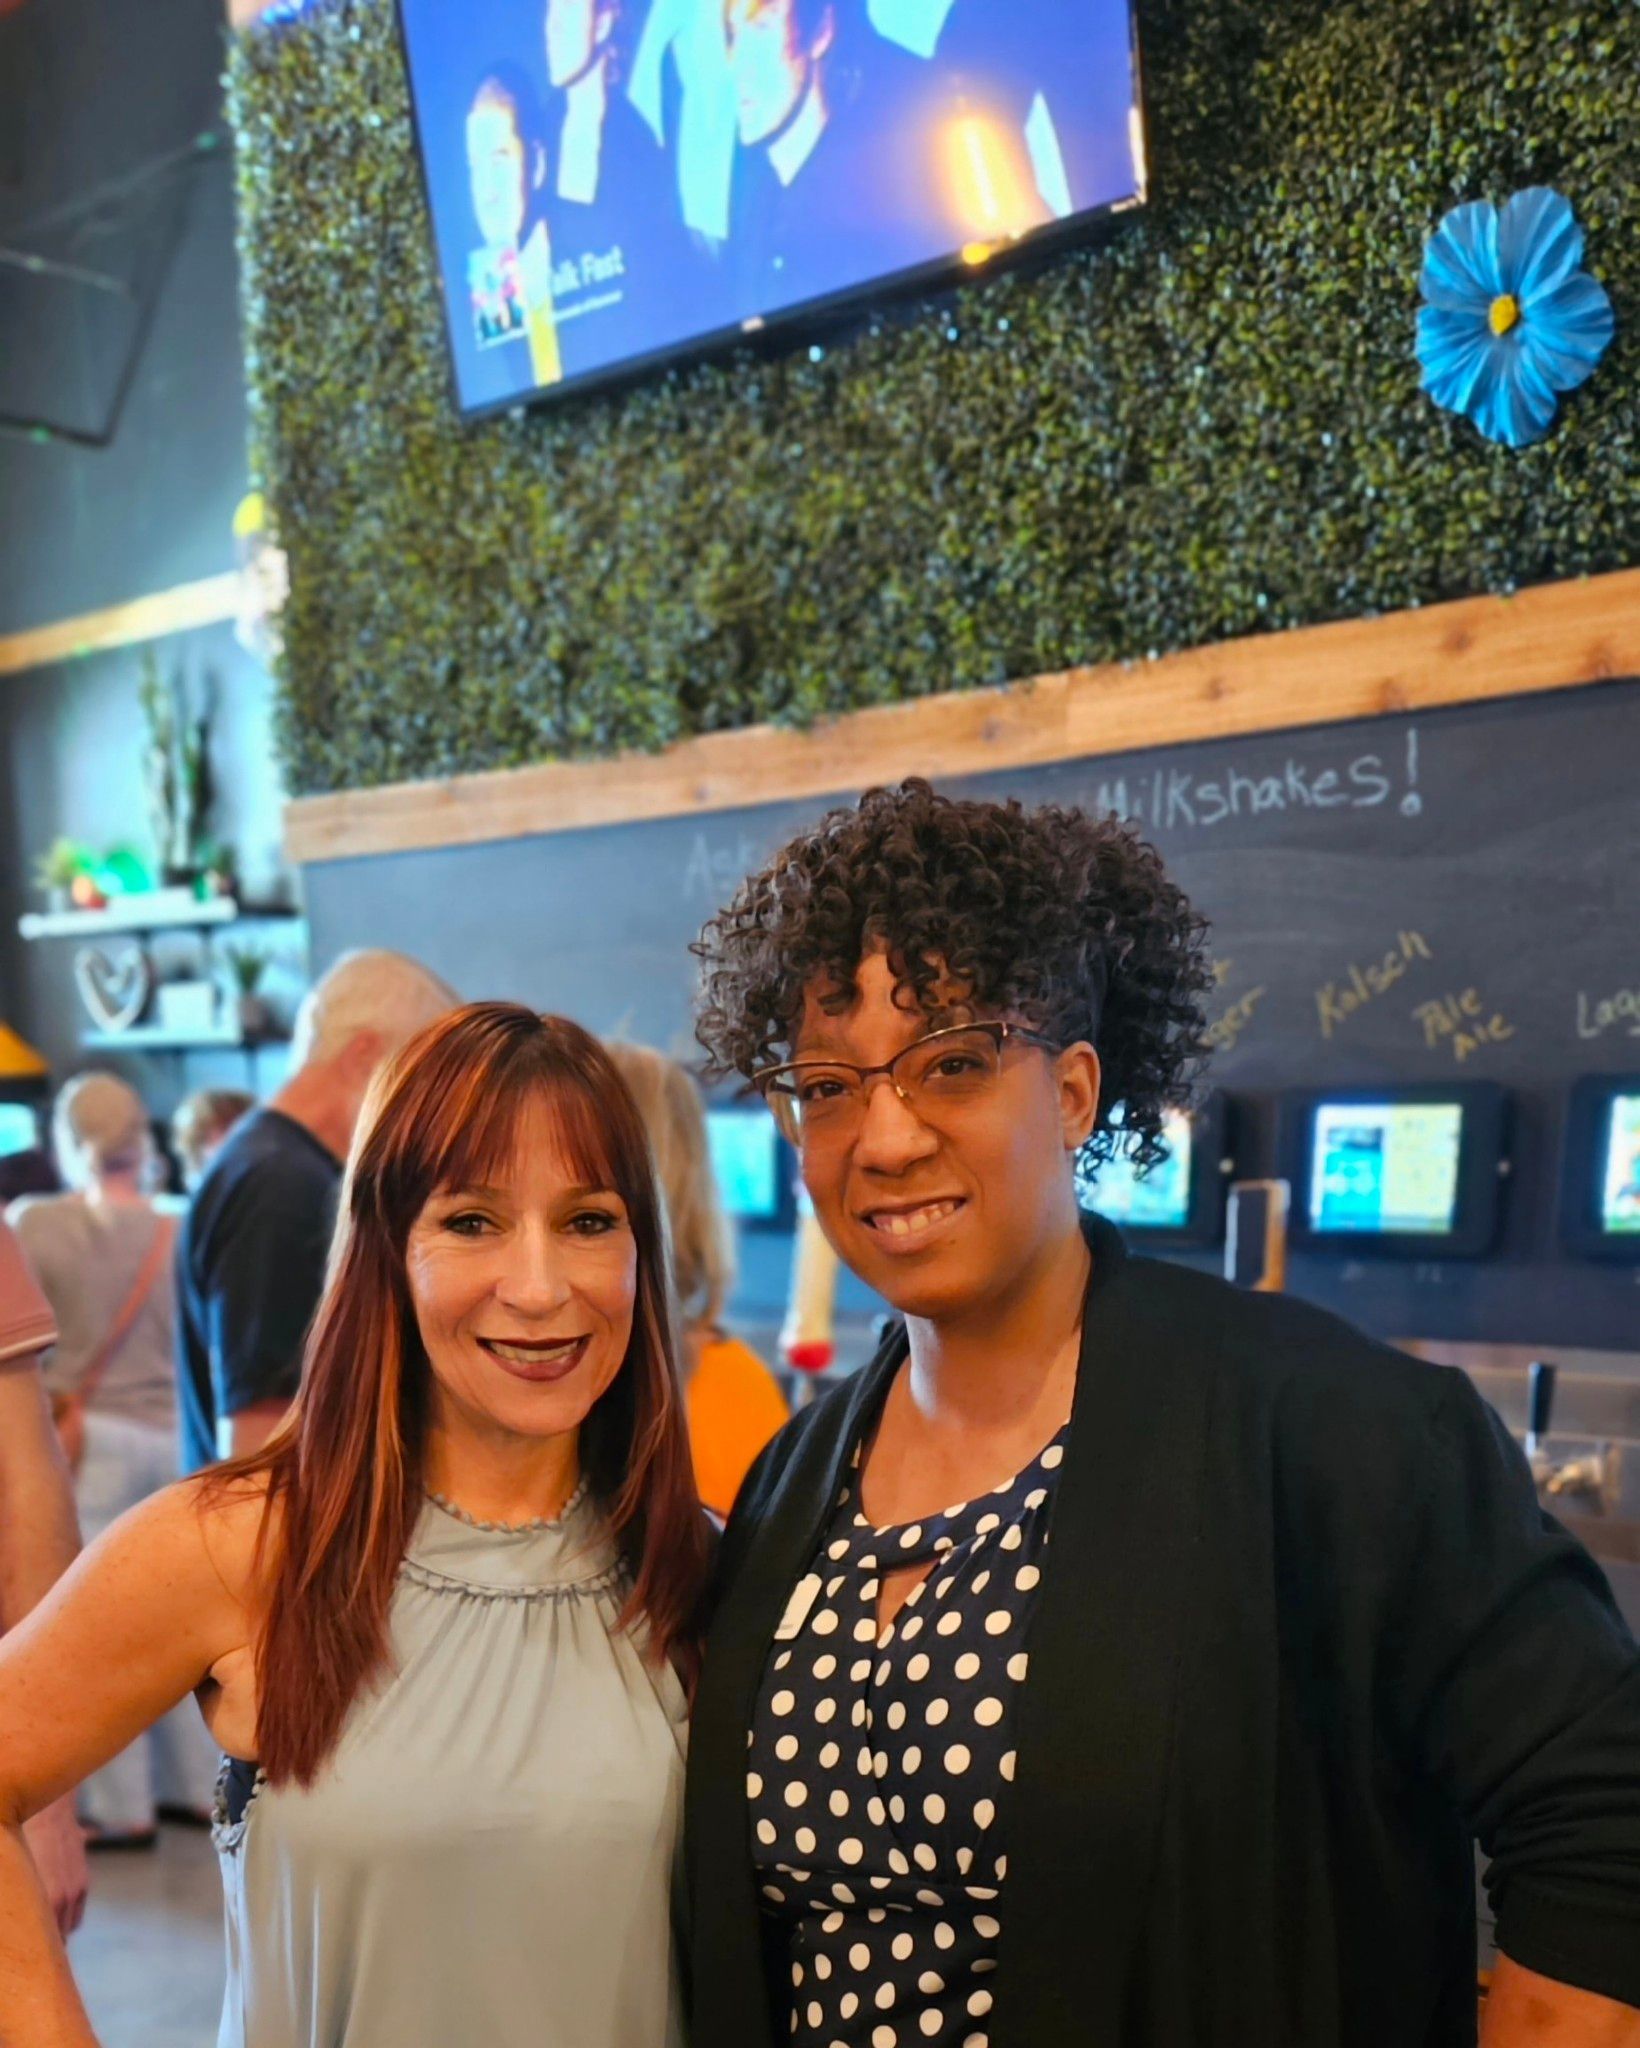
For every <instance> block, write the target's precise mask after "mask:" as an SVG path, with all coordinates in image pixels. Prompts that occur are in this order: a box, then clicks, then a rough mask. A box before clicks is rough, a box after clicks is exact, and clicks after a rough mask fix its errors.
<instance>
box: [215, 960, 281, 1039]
mask: <svg viewBox="0 0 1640 2048" xmlns="http://www.w3.org/2000/svg"><path fill="white" fill-rule="evenodd" d="M222 951H223V956H224V958H225V959H226V960H227V963H228V971H229V973H231V974H232V976H233V982H234V988H235V990H236V991H237V994H238V1013H239V1029H240V1031H241V1032H242V1033H243V1034H244V1036H245V1037H246V1038H262V1037H264V1036H265V1035H266V1034H267V1032H268V1031H269V1030H271V1028H272V1025H273V1017H272V1013H271V1012H270V1011H269V1009H268V1005H267V1001H266V999H265V998H264V997H263V996H261V995H259V994H258V993H257V991H258V990H259V989H260V988H261V986H262V977H263V975H265V974H266V973H267V971H268V966H269V963H270V962H271V960H272V958H273V956H272V954H271V953H269V952H268V950H267V948H266V947H265V946H224V947H223V949H222Z"/></svg>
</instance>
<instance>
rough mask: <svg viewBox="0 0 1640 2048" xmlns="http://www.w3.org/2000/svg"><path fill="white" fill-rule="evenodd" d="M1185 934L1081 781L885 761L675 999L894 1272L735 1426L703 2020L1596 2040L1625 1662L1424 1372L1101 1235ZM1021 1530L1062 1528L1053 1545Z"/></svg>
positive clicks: (804, 2038)
mask: <svg viewBox="0 0 1640 2048" xmlns="http://www.w3.org/2000/svg"><path fill="white" fill-rule="evenodd" d="M1204 938H1205V928H1204V926H1203V923H1202V920H1201V919H1200V918H1199V917H1197V916H1196V915H1195V913H1194V912H1193V911H1192V910H1191V908H1190V906H1189V904H1188V903H1187V902H1186V901H1185V899H1184V897H1183V896H1182V895H1181V894H1180V892H1179V890H1178V889H1177V888H1176V887H1175V885H1174V884H1173V883H1172V882H1171V881H1170V880H1169V879H1168V877H1167V876H1166V874H1165V873H1164V872H1163V869H1162V867H1161V863H1160V861H1159V860H1158V858H1157V856H1156V854H1155V852H1154V851H1153V850H1152V849H1151V848H1149V847H1147V846H1145V845H1143V844H1142V843H1141V842H1140V841H1139V840H1137V838H1135V837H1134V836H1133V835H1132V834H1131V833H1130V832H1129V831H1127V830H1126V829H1125V828H1123V827H1122V826H1120V825H1119V824H1117V823H1116V822H1115V821H1114V820H1109V819H1107V820H1103V821H1096V820H1094V819H1090V818H1088V817H1087V816H1085V815H1083V814H1082V813H1080V812H1078V811H1075V810H1067V809H1056V808H1043V809H1037V810H1027V809H1024V808H1022V807H1021V806H1020V805H1018V804H998V803H981V802H966V803H958V802H951V801H949V800H947V799H945V798H943V797H941V796H938V795H936V794H935V792H934V791H932V790H931V789H930V788H929V787H928V786H927V784H926V783H922V782H908V783H906V784H904V785H903V786H902V787H900V788H898V789H893V790H881V789H880V790H874V791H872V792H870V793H869V794H868V795H867V796H866V797H864V798H863V799H862V800H861V802H860V804H859V805H858V807H856V808H851V809H847V810H839V811H834V812H832V813H831V814H830V815H829V816H827V817H825V818H824V819H822V820H821V821H820V823H819V824H818V825H817V826H816V827H815V828H814V829H813V830H812V831H809V832H805V833H803V834H801V835H799V836H798V837H797V838H796V839H794V840H793V841H791V843H790V844H788V845H787V846H786V847H785V848H783V849H782V850H781V852H780V853H778V854H777V855H776V856H775V858H774V859H773V860H772V861H771V862H770V863H769V864H768V866H767V867H765V868H764V869H763V870H762V871H761V872H760V873H758V874H756V875H753V876H752V877H750V878H749V879H748V880H747V881H746V882H745V883H744V884H743V885H742V887H741V889H740V891H739V892H738V894H737V895H736V897H735V899H734V901H733V902H732V903H731V904H730V905H729V906H728V907H727V908H726V909H725V910H723V911H722V912H721V913H720V914H719V915H718V916H717V917H715V918H714V919H713V920H712V921H711V922H710V923H709V924H708V926H707V927H706V930H705V932H704V934H703V935H702V938H701V940H700V942H699V944H698V946H697V948H696V951H697V952H698V954H699V955H700V957H701V960H702V962H703V968H704V975H703V999H702V1008H701V1017H700V1026H699V1029H700V1036H701V1039H702V1041H703V1043H704V1044H705V1046H706V1048H707V1050H708V1052H709V1054H710V1055H711V1058H712V1060H713V1062H714V1064H715V1066H716V1067H717V1069H718V1071H719V1072H729V1071H735V1072H739V1073H740V1074H742V1075H744V1076H746V1077H748V1078H749V1079H751V1080H752V1081H753V1082H754V1083H755V1084H756V1085H757V1087H758V1088H759V1089H760V1090H761V1092H762V1093H763V1095H764V1097H765V1099H766V1100H767V1102H768V1104H769V1106H770V1108H771V1109H772V1110H773V1111H774V1113H775V1116H776V1117H777V1119H778V1120H779V1122H780V1125H781V1128H782V1129H783V1130H784V1131H785V1132H786V1134H787V1136H788V1137H789V1138H790V1139H791V1140H792V1142H793V1143H794V1145H795V1146H796V1147H797V1150H798V1153H799V1157H800V1160H801V1164H802V1172H803V1178H804V1181H805V1184H806V1185H807V1188H808V1191H809V1194H810V1196H811V1198H812V1200H813V1203H814V1208H815V1212H816V1215H817V1217H818V1219H819V1221H820V1224H821V1226H822V1228H823V1229H824V1231H825V1233H826V1235H827V1237H828V1238H829V1239H830V1241H831V1243H832V1244H833V1246H834V1247H835V1248H836V1250H837V1252H838V1253H839V1254H840V1256H841V1257H842V1258H843V1260H844V1261H845V1262H846V1263H847V1264H848V1265H849V1266H850V1267H851V1268H852V1269H853V1270H854V1271H855V1272H856V1273H857V1274H858V1275H859V1276H860V1277H861V1278H862V1279H864V1280H866V1281H868V1282H869V1283H870V1284H871V1285H872V1286H873V1287H875V1288H876V1289H877V1290H878V1291H879V1292H880V1293H881V1294H882V1295H883V1296H884V1298H885V1299H886V1300H887V1301H888V1302H889V1304H890V1305H891V1307H893V1308H894V1309H895V1310H897V1311H898V1313H899V1315H900V1317H901V1318H902V1319H903V1320H902V1322H901V1324H900V1326H899V1327H898V1328H897V1329H896V1330H895V1332H894V1334H893V1335H892V1336H891V1337H890V1338H889V1339H888V1341H887V1342H886V1343H885V1345H884V1347H883V1349H882V1350H881V1351H880V1352H879V1354H878V1356H877V1357H876V1358H875V1359H874V1360H873V1361H872V1363H871V1364H870V1365H869V1366H868V1367H867V1368H866V1369H865V1370H864V1371H862V1372H860V1373H858V1374H856V1375H855V1376H854V1377H853V1378H852V1379H850V1380H849V1381H848V1382H847V1383H846V1384H845V1385H843V1386H842V1387H840V1388H838V1389H837V1390H836V1391H835V1392H834V1393H831V1394H829V1395H827V1396H826V1397H825V1398H823V1399H822V1400H820V1401H818V1402H817V1403H815V1404H814V1405H813V1406H812V1407H810V1408H809V1409H808V1410H806V1411H805V1412H804V1413H803V1414H802V1415H801V1416H800V1417H799V1418H798V1419H797V1420H796V1421H795V1422H794V1423H793V1424H792V1425H791V1426H790V1427H789V1428H788V1429H787V1430H785V1431H784V1432H782V1434H781V1435H780V1436H779V1437H778V1438H776V1440H775V1442H774V1443H773V1444H772V1445H771V1446H770V1448H769V1450H768V1451H767V1452H765V1454H764V1456H763V1458H762V1459H761V1460H760V1462H759V1463H758V1465H757V1466H756V1467H754V1469H753V1471H752V1473H751V1475H750V1476H749V1478H748V1480H747V1483H746V1486H745V1488H744V1490H743V1492H742V1494H741V1497H740V1500H739V1502H738V1503H737V1505H736V1508H735V1511H734V1514H733V1516H732V1518H731V1521H730V1524H729V1529H728V1532H727V1535H726V1537H725V1539H724V1545H723V1552H722V1558H721V1562H720V1569H719V1579H718V1599H717V1611H716V1618H715V1621H714V1624H713V1627H712V1632H711V1636H710V1639H709V1644H708V1650H707V1657H706V1667H705V1673H704V1676H703V1678H702V1681H701V1687H700V1692H699V1695H698V1699H697V1703H696V1712H695V1721H694V1730H693V1735H692V1738H691V1758H690V1780H689V1822H688V1854H689V1865H690V1877H691V1890H692V1894H693V1908H694V1915H695V1932H694V1950H695V1953H694V1972H693V1975H694V1994H695V2018H694V2038H695V2039H696V2040H697V2041H700V2042H702V2043H705V2044H709V2048H774V2044H776V2043H784V2042H787V2041H792V2042H795V2043H797V2044H798V2048H1072V2044H1074V2048H1209V2044H1211V2048H1231V2044H1235V2048H1240V2044H1243V2043H1245V2044H1254V2043H1256V2044H1258V2048H1402V2044H1405V2048H1414V2044H1416V2048H1455V2044H1458V2043H1460V2042H1473V2040H1474V2032H1475V1974H1474V1970H1475V1942H1474V1909H1473V1894H1472V1872H1471V1846H1470V1845H1471V1838H1472V1836H1474V1835H1477V1834H1478V1835H1479V1837H1480V1838H1481V1840H1482V1842H1483V1843H1484V1845H1485V1846H1486V1848H1487V1850H1488V1851H1489V1853H1490V1854H1491V1856H1492V1858H1493V1866H1492V1886H1493V1896H1494V1900H1495V1902H1496V1903H1497V1905H1498V1912H1499V1936H1500V1942H1501V1945H1502V1947H1503V1949H1504V1950H1505V1952H1506V1956H1507V1958H1508V1960H1506V1962H1505V1964H1504V1966H1503V1967H1502V1969H1501V1970H1500V1973H1499V1977H1498V1983H1497V1987H1496V1988H1495V1990H1494V1992H1493V1994H1492V2000H1491V2009H1490V2014H1489V2020H1488V2028H1489V2031H1488V2034H1487V2042H1488V2048H1521V2044H1524V2043H1526V2042H1528V2041H1536V2040H1540V2039H1542V2040H1547V2039H1549V2038H1551V2036H1550V2035H1549V2034H1545V2033H1541V2032H1538V2031H1534V2029H1536V2028H1537V2027H1538V2026H1539V2024H1540V2019H1541V2017H1542V2016H1543V2015H1545V2014H1547V2015H1548V2016H1549V2017H1550V2018H1551V2019H1552V2020H1553V2021H1554V2024H1555V2025H1556V2026H1559V2025H1562V2024H1566V2025H1568V2026H1569V2027H1570V2029H1571V2031H1567V2032H1565V2033H1563V2034H1562V2033H1555V2034H1554V2035H1553V2036H1552V2038H1554V2039H1556V2040H1559V2039H1564V2040H1566V2041H1567V2042H1568V2043H1570V2042H1572V2041H1576V2042H1578V2043H1580V2044H1588V2048H1593V2044H1596V2043H1599V2044H1608V2043H1609V2044H1618V2043H1624V2044H1627V2043H1629V2042H1631V2041H1632V2040H1633V2039H1634V2035H1633V2033H1632V2032H1631V2031H1630V2029H1631V2028H1632V2027H1633V2025H1634V2024H1636V2015H1635V2014H1633V2013H1632V2012H1630V2011H1628V2010H1627V2009H1626V2006H1625V2005H1624V2004H1623V2003H1622V2001H1628V2002H1629V2003H1631V2004H1633V2003H1640V1663H1637V1659H1636V1654H1635V1649H1634V1645H1633V1643H1632V1641H1630V1639H1629V1638H1628V1636H1627V1633H1626V1631H1625V1630H1624V1628H1623V1625H1622V1623H1621V1621H1620V1620H1619V1618H1618V1616H1617V1614H1616V1612H1615V1609H1614V1608H1613V1607H1612V1604H1611V1601H1610V1597H1609V1594H1608V1593H1607V1591H1606V1589H1605V1586H1604V1582H1603V1580H1601V1578H1600V1575H1599V1573H1598V1572H1597V1571H1596V1570H1595V1569H1594V1567H1593V1566H1592V1565H1591V1564H1590V1562H1589V1560H1588V1559H1587V1557H1586V1555H1585V1554H1584V1553H1583V1552H1582V1551H1581V1550H1580V1548H1579V1547H1578V1546H1577V1545H1576V1544H1575V1543H1573V1542H1572V1541H1571V1540H1570V1539H1569V1538H1568V1537H1566V1536H1565V1535H1564V1534H1563V1533H1562V1532H1561V1531H1559V1530H1558V1529H1557V1528H1555V1526H1554V1525H1553V1524H1551V1523H1547V1522H1545V1521H1544V1520H1543V1518H1542V1517H1541V1516H1540V1515H1539V1514H1538V1513H1537V1510H1536V1503H1535V1499H1534V1496H1533V1493H1532V1487H1531V1482H1530V1478H1529V1475H1528V1474H1527V1473H1526V1471H1525V1468H1524V1466H1523V1464H1522V1462H1521V1459H1520V1456H1519V1453H1518V1452H1517V1451H1516V1450H1515V1448H1514V1446H1513V1444H1512V1442H1511V1440H1510V1439H1509V1437H1508V1436H1507V1434H1506V1433H1505V1432H1504V1430H1503V1429H1502V1426H1501V1425H1500V1424H1498V1423H1497V1421H1496V1418H1495V1417H1493V1416H1492V1415H1491V1414H1490V1412H1489V1411H1488V1410H1486V1409H1485V1408H1484V1407H1483V1406H1482V1404H1481V1403H1480V1401H1479V1400H1478V1399H1477V1397H1476V1396H1475V1395H1474V1393H1473V1392H1472V1391H1471V1389H1470V1387H1469V1383H1468V1382H1467V1380H1465V1379H1464V1378H1463V1376H1462V1375H1461V1374H1458V1373H1449V1372H1444V1371H1440V1370H1437V1369H1435V1368H1431V1367H1424V1366H1420V1365H1416V1364H1414V1363H1413V1362H1412V1361H1411V1360H1409V1359H1407V1358H1405V1357H1404V1356H1402V1355H1400V1354H1399V1353H1396V1352H1393V1351H1390V1350H1387V1349H1384V1348H1382V1347H1380V1346H1378V1345H1375V1344H1374V1343H1372V1342H1370V1341H1369V1340H1368V1339H1366V1338H1364V1337H1361V1336H1359V1335H1357V1334H1356V1333H1355V1332H1353V1331H1351V1330H1350V1329H1348V1328H1347V1327H1346V1326H1345V1325H1343V1324H1341V1323H1339V1322H1337V1321H1335V1320H1334V1319H1333V1318H1331V1317H1328V1316H1326V1315H1324V1314H1322V1313H1320V1312H1318V1311H1316V1310H1313V1309H1310V1308H1307V1307H1305V1306H1303V1305H1302V1304H1300V1303H1298V1302H1294V1301H1289V1300H1281V1299H1278V1298H1276V1297H1272V1296H1268V1295H1248V1294H1242V1293H1239V1292H1238V1291H1236V1290H1235V1289H1233V1288H1231V1287H1228V1286H1226V1285H1225V1284H1224V1283H1222V1282H1220V1281H1217V1280H1214V1279H1211V1278H1208V1277H1206V1276H1204V1275H1201V1274H1198V1273H1194V1272H1191V1271H1189V1270H1186V1269H1183V1268H1179V1267H1172V1266H1164V1265H1160V1264H1157V1263H1155V1262H1153V1261H1150V1260H1145V1259H1133V1258H1129V1257H1127V1256H1126V1254H1125V1252H1124V1250H1123V1247H1122V1243H1121V1240H1120V1238H1119V1236H1118V1234H1117V1233H1116V1232H1115V1230H1113V1229H1112V1228H1111V1227H1110V1226H1109V1225H1108V1224H1106V1223H1104V1222H1102V1221H1101V1220H1099V1219H1098V1218H1097V1217H1091V1216H1087V1217H1085V1216H1083V1215H1082V1214H1081V1213H1080V1211H1079V1209H1078V1205H1077V1196H1076V1181H1077V1174H1078V1168H1079V1167H1084V1168H1085V1167H1087V1166H1089V1165H1093V1164H1097V1162H1098V1161H1099V1160H1100V1159H1101V1158H1103V1157H1104V1156H1106V1155H1107V1154H1108V1152H1109V1151H1110V1149H1111V1147H1112V1145H1113V1143H1114V1142H1115V1141H1116V1138H1115V1126H1116V1119H1117V1116H1118V1113H1119V1115H1120V1125H1121V1129H1122V1131H1123V1133H1124V1142H1132V1143H1133V1144H1134V1146H1135V1149H1136V1150H1137V1152H1138V1154H1139V1156H1140V1158H1141V1159H1152V1158H1155V1157H1156V1156H1157V1155H1158V1153H1159V1150H1160V1144H1159V1140H1160V1132H1161V1128H1162V1120H1163V1116H1164V1113H1165V1112H1166V1111H1167V1110H1168V1109H1169V1108H1170V1107H1171V1106H1173V1105H1175V1104H1179V1103H1182V1102H1184V1101H1185V1100H1186V1099H1187V1097H1188V1091H1189V1085H1190V1080H1191V1077H1192V1074H1193V1073H1194V1071H1195V1069H1196V1067H1197V1066H1198V1064H1199V1062H1200V1059H1201V1057H1202V1053H1203V1024H1204V1018H1203V1009H1202V1001H1203V997H1204V995H1205V993H1206V991H1207V989H1208V987H1209V985H1210V976H1209V973H1208V969H1207V965H1206V960H1205V953H1204ZM1050 1535H1051V1539H1052V1540H1051V1545H1050Z"/></svg>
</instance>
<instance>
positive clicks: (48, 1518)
mask: <svg viewBox="0 0 1640 2048" xmlns="http://www.w3.org/2000/svg"><path fill="white" fill-rule="evenodd" d="M56 1340H57V1325H56V1323H55V1322H54V1321H53V1320H52V1315H51V1307H50V1304H49V1303H48V1302H47V1300H46V1298H45V1295H44V1294H43V1293H42V1292H41V1291H40V1286H39V1282H38V1281H37V1280H36V1279H35V1277H34V1275H33V1274H32V1273H31V1272H30V1271H29V1269H28V1266H27V1264H26V1263H25V1261H24V1258H23V1254H22V1252H21V1250H20V1249H19V1247H18V1243H17V1239H16V1237H15V1236H14V1235H13V1234H12V1232H11V1231H10V1230H9V1229H8V1228H7V1226H6V1224H5V1223H4V1221H0V1635H3V1634H4V1633H5V1631H6V1630H7V1629H10V1628H15V1627H16V1626H17V1624H18V1622H20V1621H21V1620H22V1618H23V1616H24V1615H25V1614H27V1613H28V1611H29V1609H30V1608H31V1607H32V1606H34V1604H35V1602H36V1601H38V1600H39V1599H41V1598H42V1596H43V1595H44V1594H45V1592H46V1589H47V1588H48V1587H49V1586H51V1585H52V1584H53V1583H54V1581H55V1580H57V1579H58V1578H60V1577H61V1575H62V1574H63V1573H64V1572H65V1571H67V1569H68V1567H69V1566H70V1565H71V1564H72V1563H73V1562H74V1553H75V1552H76V1551H77V1550H78V1549H79V1547H80V1538H79V1531H78V1529H77V1528H76V1527H75V1522H74V1495H73V1492H72V1490H71V1488H70V1484H69V1476H68V1463H67V1460H66V1459H65V1458H64V1457H63V1452H62V1446H61V1444H60V1443H59V1442H58V1441H57V1432H56V1430H55V1429H54V1428H53V1426H52V1421H51V1409H50V1406H49V1405H48V1403H47V1401H46V1395H45V1388H44V1387H43V1385H42V1384H41V1380H40V1356H41V1353H42V1352H45V1351H48V1350H49V1349H50V1348H51V1346H52V1345H53V1344H54V1343H55V1342H56ZM23 1837H24V1840H25V1841H26V1842H27V1843H28V1847H29V1853H30V1854H31V1855H32V1857H33V1858H34V1867H35V1869H36V1870H37V1871H38V1872H39V1873H40V1882H41V1883H42V1884H43V1885H44V1886H45V1891H46V1897H47V1899H48V1901H49V1902H50V1906H51V1911H52V1914H53V1917H54V1918H55V1919H56V1922H57V1927H58V1931H59V1932H60V1933H61V1934H62V1935H63V1936H64V1937H65V1938H66V1937H67V1936H68V1935H70V1934H72V1933H73V1931H74V1929H75V1928H76V1927H78V1926H79V1924H80V1915H81V1914H82V1913H83V1912H84V1910H85V1893H86V1869H85V1844H84V1842H83V1841H82V1840H81V1837H80V1824H79V1821H78V1820H77V1819H76V1818H75V1813H74V1794H73V1793H72V1792H65V1793H64V1794H63V1796H62V1798H60V1799H56V1800H53V1801H52V1803H51V1805H50V1806H48V1807H46V1808H45V1809H44V1810H43V1811H42V1812H40V1813H37V1814H36V1815H35V1816H34V1818H33V1819H32V1820H30V1821H28V1822H26V1823H25V1825H24V1828H23Z"/></svg>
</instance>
